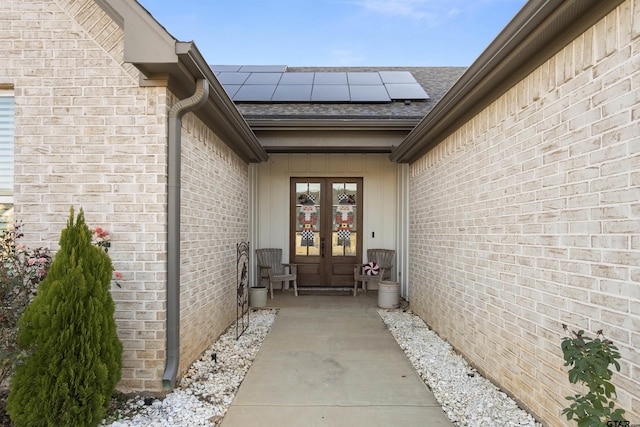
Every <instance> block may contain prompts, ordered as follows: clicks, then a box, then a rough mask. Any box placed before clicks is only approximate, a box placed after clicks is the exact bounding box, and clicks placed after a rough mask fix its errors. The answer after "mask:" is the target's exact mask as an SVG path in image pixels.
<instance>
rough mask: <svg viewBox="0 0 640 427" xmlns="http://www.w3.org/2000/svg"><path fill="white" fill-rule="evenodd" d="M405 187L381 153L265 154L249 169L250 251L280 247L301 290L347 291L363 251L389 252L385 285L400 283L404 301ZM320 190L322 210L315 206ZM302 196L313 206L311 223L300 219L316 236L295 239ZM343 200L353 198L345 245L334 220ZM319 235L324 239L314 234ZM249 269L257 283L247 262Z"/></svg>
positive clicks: (402, 169)
mask: <svg viewBox="0 0 640 427" xmlns="http://www.w3.org/2000/svg"><path fill="white" fill-rule="evenodd" d="M407 181H408V176H407V166H406V165H403V164H398V163H394V162H391V161H390V160H389V158H388V154H384V153H350V154H345V153H274V154H271V155H270V158H269V160H268V161H267V162H265V163H259V164H252V165H251V167H250V196H251V199H250V212H251V215H252V217H251V221H250V241H251V242H252V243H251V246H252V248H253V249H259V248H281V249H282V250H283V262H285V263H287V262H292V263H293V262H297V263H300V265H299V266H298V275H299V279H298V286H299V287H300V288H301V289H304V288H305V287H342V288H345V287H352V286H353V266H354V264H359V263H362V262H366V261H368V260H367V255H366V254H367V250H368V249H374V248H382V249H391V250H394V251H395V252H396V257H395V260H394V263H393V269H392V271H391V279H392V280H394V281H398V282H400V284H401V295H402V296H403V297H405V298H406V297H407V295H408V280H407V279H408V260H407V252H408V235H407V224H408V218H407V212H408V201H407V192H408V188H407ZM320 188H322V192H323V193H322V196H321V197H322V199H323V202H322V203H324V200H327V201H326V204H327V205H328V206H324V205H323V204H321V201H320V197H319V195H320ZM298 193H300V194H298ZM305 194H310V195H311V198H313V199H316V198H317V199H318V200H315V201H314V202H313V203H314V206H313V221H311V220H310V221H306V222H313V225H312V229H313V230H315V231H316V233H315V234H314V235H311V234H310V235H309V236H308V237H309V238H306V237H305V238H304V239H303V237H302V234H303V230H302V228H303V227H302V226H303V225H304V224H302V223H304V222H305V221H304V218H303V219H300V215H299V213H300V212H301V211H302V210H303V209H302V204H301V201H300V200H298V199H299V198H300V197H298V196H300V195H302V196H305ZM325 194H326V196H325ZM343 194H345V195H351V196H353V200H352V202H353V204H352V205H349V206H348V209H349V216H350V222H349V224H348V225H347V224H345V227H348V230H349V232H348V234H347V235H346V236H347V238H346V239H345V238H344V237H345V235H344V234H342V233H339V232H338V230H337V228H339V227H340V224H336V220H335V216H336V211H337V210H339V201H338V200H339V199H340V196H341V195H343ZM332 199H336V200H332ZM338 222H339V221H338ZM324 224H327V225H324ZM324 229H326V230H327V233H323V234H321V233H320V231H321V230H324ZM338 234H340V236H341V237H338ZM316 264H317V265H316ZM252 269H253V270H252V274H251V277H252V278H253V279H254V280H255V282H254V283H256V284H257V283H258V275H259V272H258V271H257V266H256V263H255V262H254V263H252ZM316 272H317V274H316ZM285 286H286V285H285ZM373 288H374V289H375V285H374V287H373Z"/></svg>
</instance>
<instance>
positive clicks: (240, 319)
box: [236, 242, 250, 340]
mask: <svg viewBox="0 0 640 427" xmlns="http://www.w3.org/2000/svg"><path fill="white" fill-rule="evenodd" d="M236 272H237V285H236V303H237V307H236V340H237V339H238V338H240V337H241V336H242V334H243V333H244V331H246V330H247V328H248V327H249V311H250V310H249V242H240V243H238V244H237V245H236Z"/></svg>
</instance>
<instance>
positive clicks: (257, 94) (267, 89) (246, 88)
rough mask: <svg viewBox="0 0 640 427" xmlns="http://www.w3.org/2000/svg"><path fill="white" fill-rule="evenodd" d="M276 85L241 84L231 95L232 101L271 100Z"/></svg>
mask: <svg viewBox="0 0 640 427" xmlns="http://www.w3.org/2000/svg"><path fill="white" fill-rule="evenodd" d="M275 90H276V85H246V84H245V85H243V86H242V87H240V89H238V91H237V92H236V94H235V95H234V96H233V98H232V99H233V100H234V101H245V102H250V101H254V102H260V101H262V102H265V101H271V97H272V96H273V92H274V91H275Z"/></svg>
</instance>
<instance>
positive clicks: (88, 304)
mask: <svg viewBox="0 0 640 427" xmlns="http://www.w3.org/2000/svg"><path fill="white" fill-rule="evenodd" d="M91 236H92V233H91V231H90V230H89V228H88V227H87V226H86V224H85V222H84V213H83V212H82V210H80V213H79V215H78V218H77V220H76V221H75V223H74V213H73V209H71V214H70V217H69V221H68V222H67V227H66V228H65V229H64V230H63V231H62V234H61V237H60V249H59V250H58V252H57V253H56V255H55V257H54V260H53V263H52V264H51V268H50V270H49V273H48V274H47V277H46V279H45V280H44V281H43V282H42V283H41V284H40V286H39V288H38V294H37V295H36V297H35V298H34V300H33V302H32V303H31V304H30V305H29V306H28V307H27V309H26V310H25V313H24V315H23V316H22V318H21V319H20V331H19V334H18V344H19V345H20V346H21V347H22V348H23V349H26V350H29V351H31V352H32V354H31V355H30V356H29V358H28V359H27V360H26V362H25V363H24V364H23V365H21V366H19V367H18V369H17V371H16V373H15V375H14V376H13V378H12V380H11V392H10V394H9V399H8V403H7V411H8V412H9V415H10V416H11V419H12V420H13V422H14V423H15V425H16V426H39V425H49V426H95V425H98V423H99V422H100V421H101V420H102V418H103V416H104V413H105V411H106V408H107V406H108V403H109V399H110V397H111V395H112V394H113V391H114V390H115V386H116V383H117V382H118V381H119V380H120V375H121V367H122V366H121V365H122V344H121V343H120V341H119V339H118V337H117V335H116V325H115V321H114V318H113V314H114V303H113V300H112V298H111V294H110V292H109V284H110V282H111V277H112V273H113V267H112V264H111V259H110V258H109V256H108V255H107V254H106V253H105V252H104V251H103V250H101V249H100V248H98V247H96V246H94V245H93V244H92V243H91Z"/></svg>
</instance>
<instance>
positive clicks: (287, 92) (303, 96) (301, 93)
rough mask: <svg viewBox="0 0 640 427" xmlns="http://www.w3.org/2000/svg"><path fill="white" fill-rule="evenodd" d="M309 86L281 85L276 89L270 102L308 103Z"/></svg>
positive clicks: (309, 98)
mask: <svg viewBox="0 0 640 427" xmlns="http://www.w3.org/2000/svg"><path fill="white" fill-rule="evenodd" d="M311 88H312V86H311V85H283V84H280V85H278V87H276V91H275V92H274V93H273V97H272V98H271V101H274V102H309V101H311Z"/></svg>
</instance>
